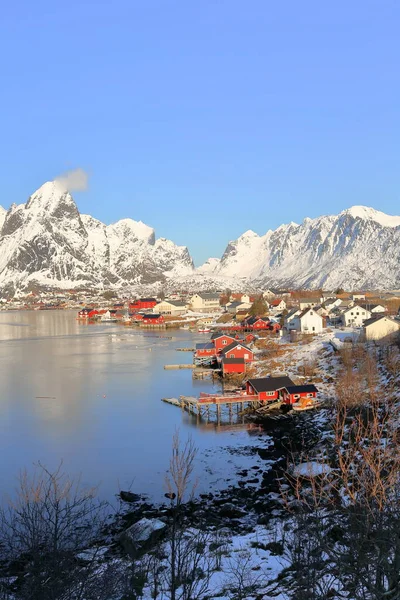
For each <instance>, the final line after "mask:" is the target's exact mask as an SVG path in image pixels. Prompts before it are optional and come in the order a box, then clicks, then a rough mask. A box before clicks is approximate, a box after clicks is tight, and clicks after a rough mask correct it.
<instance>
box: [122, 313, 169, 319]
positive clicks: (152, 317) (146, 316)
mask: <svg viewBox="0 0 400 600" xmlns="http://www.w3.org/2000/svg"><path fill="white" fill-rule="evenodd" d="M110 312H111V311H110ZM159 317H161V315H155V314H154V313H151V314H149V315H143V319H158V318H159Z"/></svg>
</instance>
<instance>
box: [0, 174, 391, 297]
mask: <svg viewBox="0 0 400 600" xmlns="http://www.w3.org/2000/svg"><path fill="white" fill-rule="evenodd" d="M399 266H400V217H397V216H392V215H386V214H385V213H383V212H381V211H378V210H375V209H374V208H371V207H366V206H359V205H356V206H352V207H350V208H348V209H345V210H343V211H342V212H340V213H339V214H338V215H323V216H319V217H316V218H314V219H311V218H309V217H305V218H304V219H303V221H302V222H301V223H300V224H297V223H294V222H290V223H287V224H282V225H280V226H279V227H277V228H276V229H275V230H272V229H269V230H267V232H266V233H265V234H263V235H259V234H257V233H255V232H254V231H252V230H250V229H249V230H247V231H245V232H244V233H243V234H242V235H241V236H239V237H238V238H237V239H236V240H231V241H230V242H228V244H227V246H226V248H225V251H224V253H223V255H222V256H221V258H210V259H208V260H207V261H206V262H205V263H204V264H203V265H201V266H200V267H198V268H197V269H195V268H194V265H193V261H192V258H191V256H190V253H189V250H188V248H187V247H186V246H178V245H176V244H174V242H172V241H170V240H167V239H165V238H156V235H155V231H154V229H153V228H152V227H150V226H149V225H146V224H145V223H143V222H142V221H135V220H133V219H130V218H124V219H121V220H119V221H117V222H115V223H111V224H109V225H106V224H105V223H103V222H102V221H100V220H98V219H96V218H95V217H92V216H91V215H86V214H81V213H80V212H79V210H78V207H77V205H76V203H75V201H74V199H73V198H72V196H71V194H70V193H69V192H68V191H66V190H65V188H64V187H63V186H62V185H61V184H60V183H59V182H57V181H53V182H46V183H44V184H43V185H42V186H41V187H40V188H39V189H38V190H36V192H34V193H33V194H32V195H31V196H30V197H29V199H28V201H27V202H26V203H25V204H18V205H17V204H12V205H11V206H10V208H9V209H8V210H5V209H4V208H2V207H0V286H1V287H2V288H3V289H6V290H7V288H10V289H12V288H14V289H26V288H28V287H29V286H30V285H39V286H44V287H55V288H57V287H58V288H79V287H97V288H103V287H115V288H122V287H124V286H126V285H128V286H135V287H136V288H143V289H149V286H150V287H151V286H153V287H154V289H156V288H157V286H158V288H159V287H160V286H163V287H165V289H166V290H168V289H169V288H171V289H173V288H174V287H175V288H176V287H181V288H187V289H189V288H190V289H195V288H197V289H199V290H201V289H218V288H219V289H224V288H225V287H230V288H232V289H233V288H234V287H235V288H238V289H239V288H243V286H248V287H249V288H250V287H251V288H252V289H261V288H265V287H293V288H310V289H311V288H320V287H325V288H327V289H335V288H337V287H344V288H347V289H356V288H357V289H361V288H363V289H371V288H373V289H376V288H381V289H391V288H396V287H397V288H399V287H400V275H399Z"/></svg>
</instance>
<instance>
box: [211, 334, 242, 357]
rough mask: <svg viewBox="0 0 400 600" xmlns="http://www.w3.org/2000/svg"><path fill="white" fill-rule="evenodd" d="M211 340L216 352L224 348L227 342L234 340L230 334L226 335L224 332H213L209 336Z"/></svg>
mask: <svg viewBox="0 0 400 600" xmlns="http://www.w3.org/2000/svg"><path fill="white" fill-rule="evenodd" d="M211 341H212V343H213V344H214V347H215V351H216V353H217V354H220V353H221V352H222V350H224V349H225V348H226V347H227V346H229V344H232V343H233V342H235V341H236V340H235V338H234V337H232V336H231V335H227V334H226V333H213V335H212V336H211Z"/></svg>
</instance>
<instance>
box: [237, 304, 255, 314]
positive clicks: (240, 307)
mask: <svg viewBox="0 0 400 600" xmlns="http://www.w3.org/2000/svg"><path fill="white" fill-rule="evenodd" d="M251 307H252V304H251V302H242V303H241V304H239V306H238V307H237V309H236V312H237V311H238V310H249V309H250V308H251Z"/></svg>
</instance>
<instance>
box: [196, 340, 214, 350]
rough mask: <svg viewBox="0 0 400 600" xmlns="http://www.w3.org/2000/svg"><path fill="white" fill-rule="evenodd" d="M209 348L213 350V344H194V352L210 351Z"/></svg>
mask: <svg viewBox="0 0 400 600" xmlns="http://www.w3.org/2000/svg"><path fill="white" fill-rule="evenodd" d="M211 348H212V349H214V344H213V343H212V342H202V343H199V344H196V350H210V349H211Z"/></svg>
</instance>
